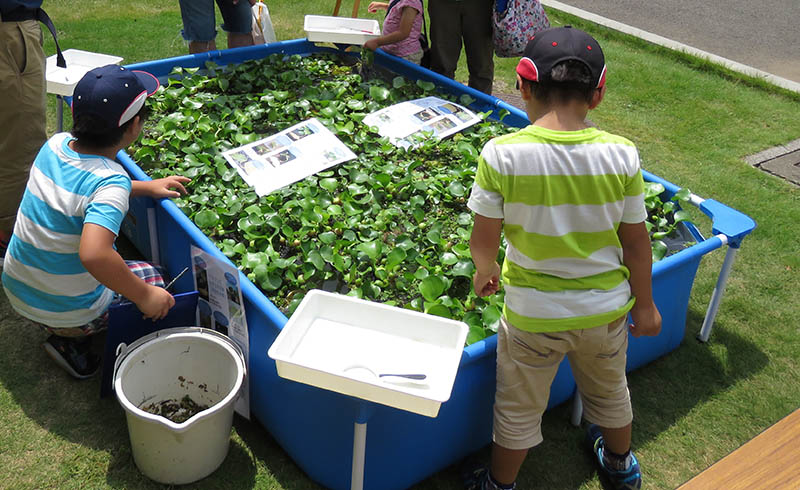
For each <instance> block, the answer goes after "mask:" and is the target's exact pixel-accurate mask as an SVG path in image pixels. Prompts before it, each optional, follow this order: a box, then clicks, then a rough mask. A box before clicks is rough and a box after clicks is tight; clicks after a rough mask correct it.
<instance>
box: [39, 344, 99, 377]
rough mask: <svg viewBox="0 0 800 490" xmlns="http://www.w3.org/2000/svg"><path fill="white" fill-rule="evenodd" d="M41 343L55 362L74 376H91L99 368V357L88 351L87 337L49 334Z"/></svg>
mask: <svg viewBox="0 0 800 490" xmlns="http://www.w3.org/2000/svg"><path fill="white" fill-rule="evenodd" d="M42 345H43V346H44V350H45V351H46V352H47V354H48V355H49V356H50V357H51V358H52V359H53V360H54V361H55V362H56V364H58V365H59V367H61V368H62V369H64V370H65V371H66V372H68V373H69V374H71V375H72V377H74V378H77V379H87V378H91V377H92V376H94V375H95V374H97V372H98V371H99V370H100V357H99V356H98V355H96V354H94V353H92V352H90V351H89V345H90V343H89V340H88V339H85V338H83V339H80V340H78V339H74V338H71V337H59V336H58V335H51V336H50V337H48V338H47V340H46V341H45V342H44V344H42Z"/></svg>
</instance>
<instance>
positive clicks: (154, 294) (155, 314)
mask: <svg viewBox="0 0 800 490" xmlns="http://www.w3.org/2000/svg"><path fill="white" fill-rule="evenodd" d="M136 306H137V307H138V308H139V310H140V311H141V312H142V313H143V315H142V316H143V318H150V319H152V320H153V321H156V320H161V319H162V318H164V317H165V316H167V313H169V309H170V308H172V307H173V306H175V298H173V297H172V295H171V294H169V291H167V290H166V289H164V288H160V287H157V286H148V287H147V295H146V296H145V298H144V300H142V301H141V302H139V303H136Z"/></svg>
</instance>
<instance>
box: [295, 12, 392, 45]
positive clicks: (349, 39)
mask: <svg viewBox="0 0 800 490" xmlns="http://www.w3.org/2000/svg"><path fill="white" fill-rule="evenodd" d="M303 29H304V30H305V31H306V38H307V39H308V40H309V41H311V42H313V43H317V42H330V43H342V44H357V45H359V46H362V45H363V44H364V43H365V42H367V41H369V40H370V39H372V38H376V37H378V36H380V35H381V28H380V26H379V25H378V21H377V20H373V19H354V18H351V17H328V16H325V15H306V17H305V21H304V22H303Z"/></svg>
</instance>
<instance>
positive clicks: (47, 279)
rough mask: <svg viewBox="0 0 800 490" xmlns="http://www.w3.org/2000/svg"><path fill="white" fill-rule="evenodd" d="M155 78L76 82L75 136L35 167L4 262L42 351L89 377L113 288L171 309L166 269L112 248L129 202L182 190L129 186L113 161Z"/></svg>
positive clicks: (133, 129)
mask: <svg viewBox="0 0 800 490" xmlns="http://www.w3.org/2000/svg"><path fill="white" fill-rule="evenodd" d="M158 86H159V83H158V79H156V78H155V77H154V76H152V75H150V74H149V73H145V72H137V71H130V70H126V69H125V68H123V67H120V66H117V65H108V66H104V67H101V68H96V69H94V70H92V71H90V72H88V73H87V74H86V75H85V76H84V77H83V78H82V79H81V80H80V81H79V82H78V84H77V85H76V86H75V91H74V93H73V100H72V117H73V129H72V134H70V133H60V134H56V135H54V136H53V137H51V138H50V139H49V140H48V141H47V142H46V143H45V144H44V146H43V147H42V149H41V150H40V151H39V154H38V155H37V157H36V160H35V161H34V164H33V167H32V168H31V173H30V176H29V178H28V184H27V187H26V189H25V194H24V196H23V198H22V203H21V204H20V208H19V211H18V213H17V220H16V224H15V227H14V233H13V235H12V237H11V241H10V243H9V246H8V252H7V254H6V258H5V262H4V266H3V276H2V281H3V288H4V290H5V293H6V296H7V297H8V300H9V302H10V303H11V306H12V307H13V308H14V309H15V310H16V311H17V312H18V313H19V314H20V315H22V316H24V317H26V318H28V319H30V320H32V321H33V322H35V323H36V324H38V325H39V326H41V327H42V328H43V329H44V330H45V331H47V332H49V333H50V334H51V335H50V337H49V338H48V339H47V341H46V342H45V343H44V347H45V350H46V351H47V353H48V354H49V355H50V356H51V357H52V358H53V360H55V361H56V363H58V365H59V366H60V367H62V368H64V369H65V370H66V371H67V372H69V373H70V374H71V375H72V376H74V377H76V378H79V379H83V378H87V377H90V376H92V375H93V374H95V373H96V372H97V370H98V368H99V365H100V359H99V358H98V356H96V355H95V354H93V353H92V352H91V351H90V342H89V336H90V335H92V334H94V333H96V332H98V331H100V330H103V329H104V328H105V327H106V324H107V317H108V313H107V309H108V306H109V305H110V304H111V303H112V301H114V300H115V296H117V295H115V292H116V293H118V294H119V295H122V296H124V297H125V298H128V299H129V300H130V301H132V302H133V303H135V304H136V306H137V307H138V308H139V310H141V312H142V313H143V314H144V317H145V318H152V319H153V320H157V319H160V318H163V317H164V316H166V314H167V312H168V311H169V309H170V308H171V307H172V306H173V305H174V304H175V299H174V298H173V297H172V295H171V294H170V293H169V292H167V291H166V290H165V289H163V286H164V281H163V278H162V277H161V275H160V273H159V272H158V271H157V270H156V269H155V268H154V267H153V266H152V265H150V264H147V263H146V262H129V263H126V261H124V260H123V259H122V257H120V255H119V254H118V253H117V252H116V250H115V249H114V241H115V239H116V237H117V234H118V233H119V228H120V224H121V223H122V219H123V218H124V217H125V214H126V213H127V212H128V198H129V196H131V195H134V196H136V195H143V196H150V197H153V198H164V197H177V196H179V195H180V194H181V193H183V194H185V193H186V189H185V188H184V186H183V184H184V183H186V182H188V181H189V179H188V178H186V177H179V176H171V177H167V178H164V179H158V180H152V181H148V182H131V179H130V177H129V176H128V174H127V173H126V172H125V169H124V168H123V167H122V166H121V165H120V164H119V163H117V162H116V161H115V158H116V155H117V153H118V152H119V151H120V150H121V149H123V148H126V147H127V146H128V145H130V144H131V143H133V142H134V141H135V140H136V139H137V138H138V137H139V134H140V133H141V131H142V126H143V124H144V119H145V117H146V110H147V109H146V107H145V99H146V98H147V97H148V95H151V94H153V93H154V92H155V91H156V90H157V89H158Z"/></svg>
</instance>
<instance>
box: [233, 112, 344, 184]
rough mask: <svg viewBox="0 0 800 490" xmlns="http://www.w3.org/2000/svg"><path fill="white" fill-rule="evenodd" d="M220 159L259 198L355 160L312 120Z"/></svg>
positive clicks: (235, 149)
mask: <svg viewBox="0 0 800 490" xmlns="http://www.w3.org/2000/svg"><path fill="white" fill-rule="evenodd" d="M222 156H223V157H225V159H226V160H227V161H228V163H229V164H230V165H231V166H232V167H233V168H235V169H236V171H237V172H238V173H239V175H241V177H242V179H244V181H245V182H247V183H248V184H249V185H250V186H252V187H253V188H255V191H256V194H258V195H259V196H264V195H267V194H269V193H270V192H272V191H274V190H277V189H280V188H281V187H285V186H287V185H289V184H292V183H294V182H297V181H298V180H302V179H304V178H306V177H308V176H309V175H313V174H315V173H317V172H320V171H322V170H325V169H326V168H329V167H332V166H334V165H338V164H340V163H342V162H346V161H348V160H352V159H353V158H355V157H356V155H355V154H354V153H353V152H352V151H350V149H349V148H348V147H347V146H345V145H344V143H342V142H341V141H339V139H338V138H337V137H336V136H335V135H334V134H333V133H331V132H330V131H329V130H328V128H326V127H325V126H324V125H323V124H322V123H320V122H319V121H318V120H317V119H313V118H312V119H309V120H307V121H303V122H301V123H299V124H296V125H294V126H292V127H290V128H288V129H285V130H283V131H281V132H280V133H278V134H275V135H272V136H269V137H267V138H264V139H261V140H258V141H256V142H254V143H250V144H247V145H244V146H240V147H239V148H234V149H232V150H228V151H226V152H224V153H223V154H222Z"/></svg>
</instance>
